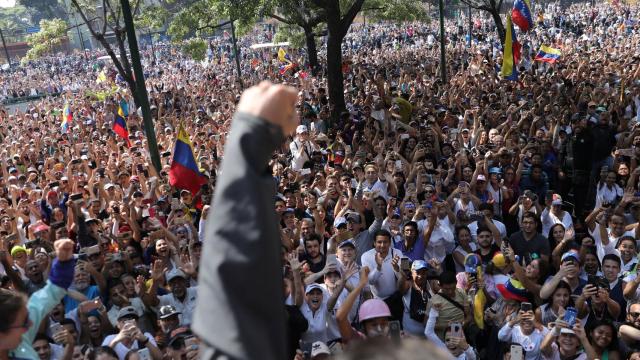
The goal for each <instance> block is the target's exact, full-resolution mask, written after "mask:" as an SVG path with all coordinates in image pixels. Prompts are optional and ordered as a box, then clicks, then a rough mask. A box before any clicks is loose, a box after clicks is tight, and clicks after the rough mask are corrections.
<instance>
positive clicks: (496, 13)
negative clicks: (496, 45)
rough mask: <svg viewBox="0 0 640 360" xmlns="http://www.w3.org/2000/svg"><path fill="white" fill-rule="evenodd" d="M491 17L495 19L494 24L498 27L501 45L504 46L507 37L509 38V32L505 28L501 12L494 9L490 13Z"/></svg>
mask: <svg viewBox="0 0 640 360" xmlns="http://www.w3.org/2000/svg"><path fill="white" fill-rule="evenodd" d="M490 13H491V17H492V18H493V22H494V23H495V25H496V30H497V31H498V37H499V38H500V44H502V46H504V40H505V36H507V32H506V30H505V28H504V24H503V23H502V18H501V17H500V12H499V11H498V9H493V10H492V11H490Z"/></svg>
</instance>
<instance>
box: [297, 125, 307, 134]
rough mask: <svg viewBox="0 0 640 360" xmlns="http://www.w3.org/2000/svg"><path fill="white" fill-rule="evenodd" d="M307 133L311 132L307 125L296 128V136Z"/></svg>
mask: <svg viewBox="0 0 640 360" xmlns="http://www.w3.org/2000/svg"><path fill="white" fill-rule="evenodd" d="M306 132H309V129H308V128H307V125H298V127H297V128H296V134H302V133H306Z"/></svg>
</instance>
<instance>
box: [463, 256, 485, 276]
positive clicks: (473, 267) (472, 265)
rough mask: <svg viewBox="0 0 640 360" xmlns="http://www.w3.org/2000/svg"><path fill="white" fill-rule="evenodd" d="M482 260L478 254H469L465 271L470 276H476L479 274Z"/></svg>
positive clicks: (466, 258) (465, 259)
mask: <svg viewBox="0 0 640 360" xmlns="http://www.w3.org/2000/svg"><path fill="white" fill-rule="evenodd" d="M480 263H481V262H480V258H479V257H478V255H476V254H467V256H466V257H465V258H464V271H465V272H468V273H470V274H476V273H477V272H478V266H480Z"/></svg>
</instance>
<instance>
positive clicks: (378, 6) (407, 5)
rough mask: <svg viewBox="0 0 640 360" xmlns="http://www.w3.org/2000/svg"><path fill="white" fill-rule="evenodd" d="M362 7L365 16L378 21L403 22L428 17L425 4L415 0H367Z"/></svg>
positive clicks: (423, 19)
mask: <svg viewBox="0 0 640 360" xmlns="http://www.w3.org/2000/svg"><path fill="white" fill-rule="evenodd" d="M362 8H363V11H364V13H365V15H366V16H367V17H371V18H372V19H374V20H378V21H381V20H386V21H395V22H404V21H416V20H422V21H427V20H428V19H429V14H428V13H427V8H426V5H425V4H424V3H423V2H420V1H415V0H367V1H366V2H365V4H364V6H363V7H362ZM367 9H371V10H367Z"/></svg>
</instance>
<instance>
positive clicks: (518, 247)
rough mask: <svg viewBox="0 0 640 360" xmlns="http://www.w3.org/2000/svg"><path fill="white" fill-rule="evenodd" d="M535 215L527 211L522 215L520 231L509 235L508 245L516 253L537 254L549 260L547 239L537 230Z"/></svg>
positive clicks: (525, 255)
mask: <svg viewBox="0 0 640 360" xmlns="http://www.w3.org/2000/svg"><path fill="white" fill-rule="evenodd" d="M537 221H538V219H537V216H536V215H535V214H533V213H532V212H527V213H525V214H524V215H523V216H522V222H521V225H520V226H521V229H522V230H521V231H518V232H516V233H514V234H513V235H511V237H510V238H509V245H510V246H511V248H512V249H513V251H514V253H515V254H516V255H520V256H524V257H531V255H532V254H538V256H540V257H541V258H542V259H544V260H545V261H549V254H550V253H551V250H550V248H549V241H548V240H547V239H546V238H545V237H544V236H542V235H540V234H539V233H538V231H537Z"/></svg>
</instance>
